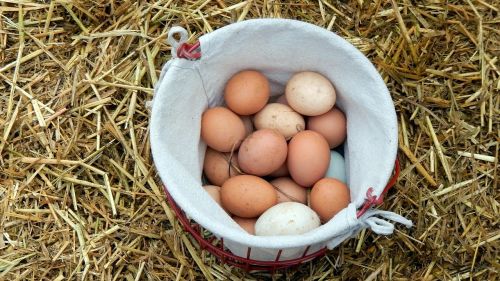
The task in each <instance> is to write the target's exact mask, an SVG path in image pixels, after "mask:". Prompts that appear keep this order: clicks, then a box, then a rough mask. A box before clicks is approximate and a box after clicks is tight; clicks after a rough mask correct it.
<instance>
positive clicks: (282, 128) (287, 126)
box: [253, 103, 306, 140]
mask: <svg viewBox="0 0 500 281" xmlns="http://www.w3.org/2000/svg"><path fill="white" fill-rule="evenodd" d="M253 122H254V124H255V128H257V129H275V130H277V131H278V132H280V133H281V134H282V135H283V136H284V137H285V139H287V140H289V139H290V138H292V137H293V136H294V135H295V134H297V133H298V132H300V131H303V130H304V129H305V127H306V123H305V121H304V117H302V115H300V114H298V113H297V112H295V111H294V110H293V109H292V108H291V107H289V106H287V105H284V104H280V103H270V104H268V105H266V106H265V107H264V108H263V109H262V110H261V111H259V112H257V114H255V117H254V119H253Z"/></svg>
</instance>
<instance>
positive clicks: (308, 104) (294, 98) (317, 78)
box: [285, 71, 337, 116]
mask: <svg viewBox="0 0 500 281" xmlns="http://www.w3.org/2000/svg"><path fill="white" fill-rule="evenodd" d="M285 94H286V100H287V102H288V104H289V105H290V107H291V108H293V109H294V110H295V111H297V112H298V113H300V114H302V115H306V116H317V115H321V114H323V113H326V112H328V111H329V110H330V109H332V108H333V106H334V105H335V101H336V98H337V96H336V93H335V88H334V87H333V85H332V83H331V82H330V81H329V80H328V79H327V78H326V77H324V76H323V75H321V74H319V73H317V72H311V71H306V72H299V73H296V74H295V75H293V76H292V78H291V79H290V80H289V81H288V83H287V84H286V90H285Z"/></svg>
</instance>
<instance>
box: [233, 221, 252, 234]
mask: <svg viewBox="0 0 500 281" xmlns="http://www.w3.org/2000/svg"><path fill="white" fill-rule="evenodd" d="M233 220H234V221H235V222H236V223H237V224H239V225H240V226H241V228H243V229H244V230H245V231H246V232H248V233H250V234H252V235H255V223H256V222H257V219H247V218H240V217H237V216H233Z"/></svg>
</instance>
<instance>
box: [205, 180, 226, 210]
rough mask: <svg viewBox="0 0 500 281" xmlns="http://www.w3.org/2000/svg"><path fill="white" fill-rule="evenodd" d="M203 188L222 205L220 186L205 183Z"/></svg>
mask: <svg viewBox="0 0 500 281" xmlns="http://www.w3.org/2000/svg"><path fill="white" fill-rule="evenodd" d="M203 188H204V189H205V191H206V192H208V194H209V195H210V196H211V197H212V198H213V199H214V201H215V202H217V204H219V205H221V203H220V186H215V185H204V186H203ZM221 206H222V205H221Z"/></svg>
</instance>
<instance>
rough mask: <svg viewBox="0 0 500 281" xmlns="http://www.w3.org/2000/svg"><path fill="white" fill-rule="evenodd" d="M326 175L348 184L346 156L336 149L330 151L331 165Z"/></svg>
mask: <svg viewBox="0 0 500 281" xmlns="http://www.w3.org/2000/svg"><path fill="white" fill-rule="evenodd" d="M326 177H328V178H334V179H338V180H340V181H341V182H343V183H345V184H347V178H346V175H345V162H344V157H342V155H340V153H338V152H337V151H335V150H332V151H330V166H329V167H328V170H327V172H326Z"/></svg>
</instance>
